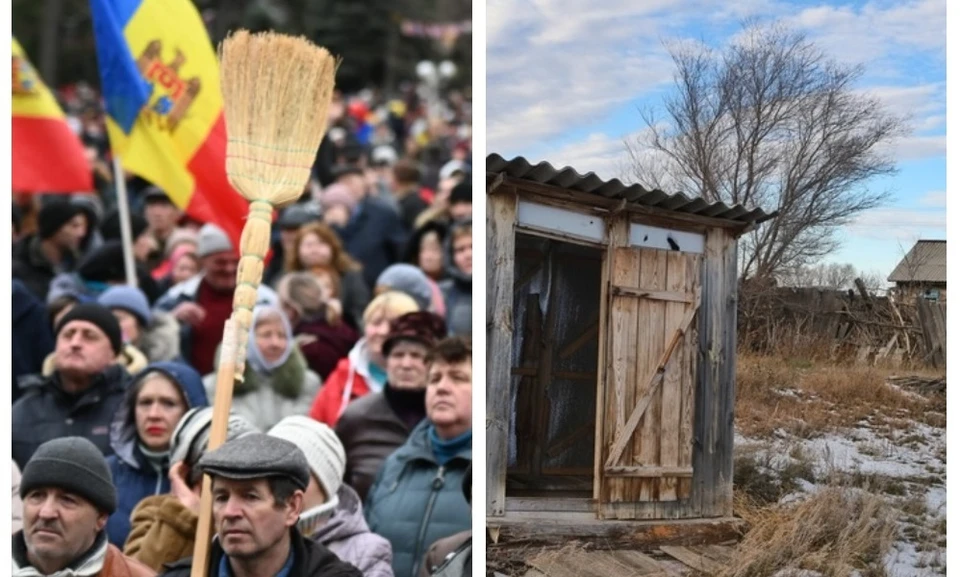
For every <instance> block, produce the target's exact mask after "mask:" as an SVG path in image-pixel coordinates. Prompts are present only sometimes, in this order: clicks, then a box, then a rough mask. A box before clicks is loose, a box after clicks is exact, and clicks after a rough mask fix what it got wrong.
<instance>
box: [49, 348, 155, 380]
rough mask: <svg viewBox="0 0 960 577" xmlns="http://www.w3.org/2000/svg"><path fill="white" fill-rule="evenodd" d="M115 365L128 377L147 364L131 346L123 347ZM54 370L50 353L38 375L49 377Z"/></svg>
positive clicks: (55, 365)
mask: <svg viewBox="0 0 960 577" xmlns="http://www.w3.org/2000/svg"><path fill="white" fill-rule="evenodd" d="M117 364H118V365H120V366H121V367H123V368H124V369H126V371H127V374H128V375H135V374H137V373H139V372H140V371H142V370H143V369H144V368H146V366H147V364H148V363H147V357H146V355H144V354H143V353H141V352H140V350H139V349H137V347H135V346H133V345H123V348H122V349H121V350H120V354H119V355H117ZM56 370H57V356H56V354H55V353H50V354H49V355H47V358H46V359H44V360H43V368H42V369H41V370H40V374H41V375H42V376H44V377H49V376H50V375H52V374H53V373H54V371H56Z"/></svg>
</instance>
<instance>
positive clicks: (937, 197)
mask: <svg viewBox="0 0 960 577" xmlns="http://www.w3.org/2000/svg"><path fill="white" fill-rule="evenodd" d="M917 205H919V206H923V207H927V208H941V209H943V210H946V209H947V193H946V191H943V190H935V191H932V192H928V193H926V194H924V195H923V196H921V197H920V198H919V199H918V200H917Z"/></svg>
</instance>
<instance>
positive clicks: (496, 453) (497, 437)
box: [486, 187, 517, 517]
mask: <svg viewBox="0 0 960 577" xmlns="http://www.w3.org/2000/svg"><path fill="white" fill-rule="evenodd" d="M516 222H517V197H516V193H515V190H513V189H512V187H509V188H507V189H506V190H505V189H504V187H500V188H498V190H497V193H496V194H489V193H488V194H487V271H488V274H487V507H486V509H487V516H488V517H502V516H503V511H504V504H505V502H506V483H507V446H508V445H507V444H508V442H509V439H508V436H509V427H510V380H511V375H510V365H511V363H512V361H513V354H512V352H513V275H514V253H515V248H516V236H515V229H516Z"/></svg>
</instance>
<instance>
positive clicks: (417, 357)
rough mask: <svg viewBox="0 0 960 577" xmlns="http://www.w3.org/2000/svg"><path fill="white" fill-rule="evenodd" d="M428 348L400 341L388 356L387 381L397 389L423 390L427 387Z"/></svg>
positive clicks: (412, 342) (416, 343) (415, 343)
mask: <svg viewBox="0 0 960 577" xmlns="http://www.w3.org/2000/svg"><path fill="white" fill-rule="evenodd" d="M426 358H427V347H425V346H424V345H422V344H420V343H418V342H414V341H400V342H398V343H395V344H394V345H393V348H392V349H390V354H389V355H387V381H388V382H389V383H390V386H392V387H395V388H397V389H407V390H411V389H414V390H415V389H423V388H424V387H425V386H426V385H427V365H426V362H425V361H426Z"/></svg>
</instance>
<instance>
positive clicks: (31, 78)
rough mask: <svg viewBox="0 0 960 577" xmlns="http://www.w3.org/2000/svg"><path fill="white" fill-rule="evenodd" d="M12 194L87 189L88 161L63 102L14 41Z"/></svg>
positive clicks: (90, 177)
mask: <svg viewBox="0 0 960 577" xmlns="http://www.w3.org/2000/svg"><path fill="white" fill-rule="evenodd" d="M12 68H13V99H12V102H11V108H12V109H13V120H12V121H11V126H10V128H11V132H12V138H11V141H12V145H13V175H12V176H13V187H12V188H13V191H14V192H66V193H71V192H89V191H91V190H93V175H92V169H91V167H90V163H89V162H88V161H87V155H86V152H85V151H84V148H83V143H82V142H80V138H79V137H78V136H77V135H76V134H75V133H74V132H73V130H71V129H70V126H69V125H68V124H67V121H66V118H65V117H64V115H63V111H62V110H60V105H59V104H57V100H56V98H54V96H53V94H52V93H51V92H50V90H49V89H48V88H47V87H46V86H45V85H44V84H43V81H42V80H41V79H40V76H39V75H38V74H37V72H36V71H35V70H34V68H33V66H31V65H30V61H29V60H28V59H27V56H26V54H24V53H23V48H21V47H20V43H19V42H17V39H16V38H14V39H13V63H12Z"/></svg>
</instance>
